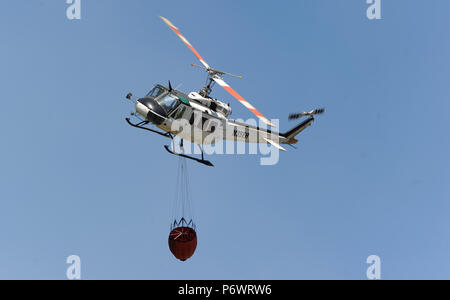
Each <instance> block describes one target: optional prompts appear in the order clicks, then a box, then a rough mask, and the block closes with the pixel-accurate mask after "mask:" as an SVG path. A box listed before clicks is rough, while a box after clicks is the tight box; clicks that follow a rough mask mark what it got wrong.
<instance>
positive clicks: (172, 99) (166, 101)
mask: <svg viewBox="0 0 450 300" xmlns="http://www.w3.org/2000/svg"><path fill="white" fill-rule="evenodd" d="M157 101H158V103H159V105H161V106H162V107H163V108H164V109H165V111H166V112H167V113H169V112H171V111H172V110H173V109H175V108H176V107H177V106H178V105H179V104H180V100H178V97H176V96H174V95H172V94H167V95H165V96H164V97H162V98H161V99H159V100H157Z"/></svg>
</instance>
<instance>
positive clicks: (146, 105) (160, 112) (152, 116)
mask: <svg viewBox="0 0 450 300" xmlns="http://www.w3.org/2000/svg"><path fill="white" fill-rule="evenodd" d="M136 112H138V113H139V114H140V115H141V116H143V117H144V118H146V119H147V120H148V121H150V122H152V123H153V124H155V125H160V124H162V123H163V122H164V120H165V119H166V118H167V113H166V111H165V110H164V108H162V106H161V105H159V103H158V102H156V101H155V99H153V98H150V97H145V98H141V99H139V100H138V101H137V102H136Z"/></svg>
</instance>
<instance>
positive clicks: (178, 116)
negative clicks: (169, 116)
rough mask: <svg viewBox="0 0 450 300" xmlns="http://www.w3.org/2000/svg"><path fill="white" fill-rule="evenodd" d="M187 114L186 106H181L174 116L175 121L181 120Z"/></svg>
mask: <svg viewBox="0 0 450 300" xmlns="http://www.w3.org/2000/svg"><path fill="white" fill-rule="evenodd" d="M185 112H186V106H180V107H179V108H178V109H177V110H176V111H175V112H174V114H173V118H174V119H175V120H178V119H181V118H182V117H183V115H184V113H185Z"/></svg>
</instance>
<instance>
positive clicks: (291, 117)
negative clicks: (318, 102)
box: [289, 108, 325, 120]
mask: <svg viewBox="0 0 450 300" xmlns="http://www.w3.org/2000/svg"><path fill="white" fill-rule="evenodd" d="M324 112H325V108H318V109H314V110H312V111H310V112H306V111H304V112H301V113H298V114H290V115H289V120H295V119H300V118H301V117H305V116H313V115H321V114H323V113H324Z"/></svg>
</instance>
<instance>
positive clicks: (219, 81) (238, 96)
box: [212, 75, 275, 127]
mask: <svg viewBox="0 0 450 300" xmlns="http://www.w3.org/2000/svg"><path fill="white" fill-rule="evenodd" d="M212 79H213V80H214V81H215V82H217V84H219V85H220V86H221V87H223V88H224V89H225V90H226V91H227V92H228V93H230V94H231V95H232V96H233V97H234V98H236V99H237V100H239V102H241V103H242V105H244V106H245V107H246V108H247V109H248V110H250V111H251V112H252V113H254V114H255V115H256V116H257V117H258V118H259V119H261V120H262V121H263V122H264V123H266V124H267V125H269V126H272V127H275V125H274V124H272V122H270V121H269V120H268V119H267V118H266V117H264V116H263V115H262V114H261V113H260V112H259V111H258V110H257V109H256V108H255V107H254V106H253V105H251V104H250V103H249V102H248V101H247V100H245V99H244V97H242V96H241V95H239V94H238V93H237V92H236V91H235V90H233V88H231V86H229V85H228V84H227V83H226V82H225V81H223V79H222V78H220V77H219V76H217V75H215V76H213V78H212Z"/></svg>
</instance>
